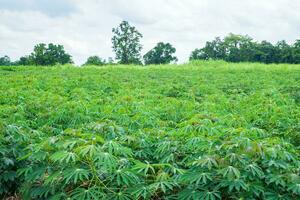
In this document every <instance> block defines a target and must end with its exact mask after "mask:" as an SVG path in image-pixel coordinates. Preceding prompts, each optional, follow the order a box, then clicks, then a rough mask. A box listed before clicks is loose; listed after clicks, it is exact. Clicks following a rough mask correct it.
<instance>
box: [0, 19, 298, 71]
mask: <svg viewBox="0 0 300 200" xmlns="http://www.w3.org/2000/svg"><path fill="white" fill-rule="evenodd" d="M112 33H113V37H112V49H113V51H114V52H115V60H113V59H112V58H108V59H107V60H105V59H102V58H100V57H99V56H90V57H89V58H88V59H87V61H86V62H85V64H84V65H98V66H101V65H106V64H145V65H149V64H169V63H176V62H177V60H178V59H177V57H176V56H175V53H176V49H175V48H174V47H173V46H172V45H171V44H170V43H164V42H159V43H157V45H156V46H155V47H154V48H152V49H151V50H150V51H148V52H147V53H146V54H145V55H143V56H142V55H141V50H142V47H143V46H142V44H141V42H140V40H141V38H142V37H143V35H142V34H141V33H140V32H139V31H138V30H137V29H136V28H135V27H134V26H131V25H130V24H129V23H128V22H127V21H122V22H121V24H120V25H119V26H118V27H116V28H113V29H112ZM189 59H190V60H225V61H228V62H261V63H290V64H299V63H300V40H296V42H295V43H294V44H292V45H289V44H288V43H287V42H286V41H285V40H282V41H279V42H277V43H276V44H275V45H273V44H272V43H270V42H268V41H262V42H257V41H254V40H253V39H252V38H251V37H249V36H247V35H245V36H244V35H236V34H232V33H231V34H229V35H228V36H226V37H225V38H223V39H221V38H220V37H216V38H215V39H214V40H212V41H208V42H206V44H205V46H204V47H203V48H199V49H198V48H197V49H195V50H194V51H192V53H191V56H190V58H189ZM68 63H73V60H72V56H71V55H70V54H68V53H67V52H66V51H65V49H64V47H63V46H62V45H55V44H52V43H50V44H48V45H46V44H44V43H40V44H37V45H35V46H34V49H33V52H32V53H31V54H30V55H27V56H22V57H21V58H20V59H18V60H17V61H15V62H12V61H11V60H10V58H9V57H8V56H3V57H0V66H1V65H2V66H3V65H4V66H8V65H49V66H51V65H55V64H68Z"/></svg>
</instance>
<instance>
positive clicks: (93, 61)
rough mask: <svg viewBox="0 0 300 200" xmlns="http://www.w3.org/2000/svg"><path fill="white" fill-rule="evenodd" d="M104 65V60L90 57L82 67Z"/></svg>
mask: <svg viewBox="0 0 300 200" xmlns="http://www.w3.org/2000/svg"><path fill="white" fill-rule="evenodd" d="M105 63H106V62H105V60H104V59H101V58H100V57H99V56H90V57H88V59H87V61H86V62H85V64H84V65H96V66H101V65H105Z"/></svg>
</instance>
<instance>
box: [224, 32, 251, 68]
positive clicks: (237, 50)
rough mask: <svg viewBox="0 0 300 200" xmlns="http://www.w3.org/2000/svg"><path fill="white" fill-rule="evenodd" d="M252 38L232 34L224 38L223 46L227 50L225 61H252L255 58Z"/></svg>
mask: <svg viewBox="0 0 300 200" xmlns="http://www.w3.org/2000/svg"><path fill="white" fill-rule="evenodd" d="M252 44H253V43H252V38H250V37H249V36H247V35H246V36H243V35H236V34H232V33H230V34H229V35H228V36H226V37H225V38H224V42H223V46H224V48H225V49H226V50H225V51H226V56H225V60H226V61H229V62H241V61H250V60H252V58H253V53H254V52H253V51H252V50H253V49H252Z"/></svg>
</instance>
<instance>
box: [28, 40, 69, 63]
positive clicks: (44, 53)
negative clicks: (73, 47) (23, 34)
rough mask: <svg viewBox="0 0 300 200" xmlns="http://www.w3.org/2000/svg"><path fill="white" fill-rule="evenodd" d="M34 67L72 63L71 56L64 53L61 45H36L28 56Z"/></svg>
mask: <svg viewBox="0 0 300 200" xmlns="http://www.w3.org/2000/svg"><path fill="white" fill-rule="evenodd" d="M29 60H31V62H32V64H34V65H55V64H67V63H73V61H72V57H71V55H69V54H68V53H66V52H65V50H64V46H63V45H55V44H52V43H50V44H48V46H47V45H46V44H44V43H40V44H37V45H36V46H35V47H34V50H33V52H32V53H31V55H30V56H29Z"/></svg>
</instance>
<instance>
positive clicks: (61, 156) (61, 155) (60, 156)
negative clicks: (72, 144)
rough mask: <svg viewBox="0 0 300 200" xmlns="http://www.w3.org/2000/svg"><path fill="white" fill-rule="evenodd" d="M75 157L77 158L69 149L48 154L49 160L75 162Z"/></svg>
mask: <svg viewBox="0 0 300 200" xmlns="http://www.w3.org/2000/svg"><path fill="white" fill-rule="evenodd" d="M76 159H77V155H76V154H75V153H74V152H69V151H58V152H56V153H54V154H53V155H51V156H50V160H52V161H54V162H59V163H63V162H66V163H69V162H75V161H76Z"/></svg>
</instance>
